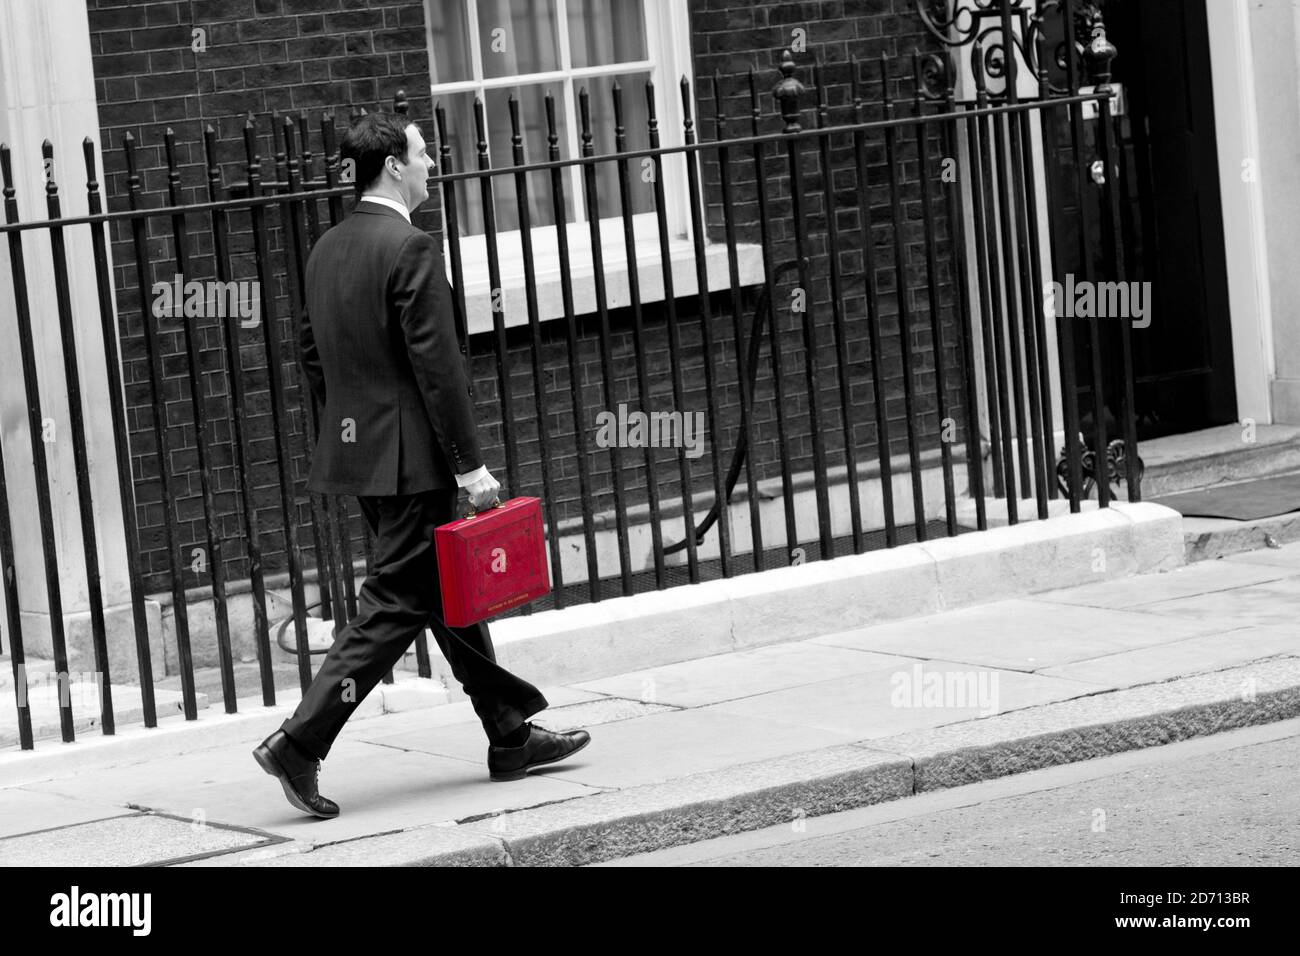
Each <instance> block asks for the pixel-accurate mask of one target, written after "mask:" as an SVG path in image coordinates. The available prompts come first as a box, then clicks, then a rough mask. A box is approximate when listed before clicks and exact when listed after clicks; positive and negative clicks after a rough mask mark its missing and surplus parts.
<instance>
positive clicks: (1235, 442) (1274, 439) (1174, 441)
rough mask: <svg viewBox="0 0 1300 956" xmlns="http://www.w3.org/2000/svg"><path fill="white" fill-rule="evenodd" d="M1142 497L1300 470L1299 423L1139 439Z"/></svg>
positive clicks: (1151, 498) (1147, 497)
mask: <svg viewBox="0 0 1300 956" xmlns="http://www.w3.org/2000/svg"><path fill="white" fill-rule="evenodd" d="M1138 451H1139V454H1140V455H1141V456H1142V460H1143V462H1144V464H1145V465H1146V471H1145V473H1144V474H1143V476H1142V497H1143V499H1144V500H1146V501H1151V500H1153V499H1155V498H1159V497H1162V496H1164V495H1172V494H1178V493H1179V492H1183V491H1198V490H1200V489H1203V488H1213V487H1215V486H1217V485H1225V484H1235V483H1238V482H1242V481H1251V480H1253V479H1255V478H1266V477H1270V476H1275V475H1284V474H1288V473H1290V472H1295V471H1300V427H1296V426H1293V425H1259V426H1255V427H1254V428H1249V427H1247V426H1246V425H1224V426H1222V427H1219V428H1210V429H1206V430H1205V431H1199V432H1191V433H1189V434H1186V435H1171V436H1169V437H1167V438H1156V439H1152V440H1149V441H1144V442H1141V443H1140V445H1139V448H1138Z"/></svg>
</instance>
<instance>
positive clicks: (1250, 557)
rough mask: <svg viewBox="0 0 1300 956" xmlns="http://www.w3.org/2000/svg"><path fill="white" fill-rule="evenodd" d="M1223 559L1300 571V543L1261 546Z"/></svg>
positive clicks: (1236, 562) (1233, 562) (1234, 562)
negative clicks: (1279, 546) (1275, 546)
mask: <svg viewBox="0 0 1300 956" xmlns="http://www.w3.org/2000/svg"><path fill="white" fill-rule="evenodd" d="M1223 560H1224V561H1225V562H1229V563H1232V564H1268V565H1274V566H1276V567H1280V568H1292V569H1294V570H1297V571H1300V544H1290V545H1287V546H1286V547H1283V548H1260V549H1259V550H1258V551H1247V552H1245V553H1243V554H1234V555H1230V556H1229V557H1226V558H1224V559H1223Z"/></svg>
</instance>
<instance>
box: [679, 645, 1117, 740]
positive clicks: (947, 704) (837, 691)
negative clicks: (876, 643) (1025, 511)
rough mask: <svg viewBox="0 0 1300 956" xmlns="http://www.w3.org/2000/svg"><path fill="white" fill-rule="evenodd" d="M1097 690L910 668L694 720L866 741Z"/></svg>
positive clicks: (1027, 677)
mask: <svg viewBox="0 0 1300 956" xmlns="http://www.w3.org/2000/svg"><path fill="white" fill-rule="evenodd" d="M1097 690H1098V688H1097V686H1096V685H1094V684H1089V683H1084V682H1082V681H1076V680H1066V679H1063V678H1058V677H1044V676H1040V675H1037V674H1025V673H1022V672H1019V671H1009V670H996V669H994V668H972V667H971V666H970V665H969V664H965V663H958V662H955V661H924V662H922V661H913V662H910V663H908V664H905V665H895V666H891V667H887V668H884V669H880V670H873V671H869V672H867V673H864V674H851V675H849V676H847V677H840V678H833V679H831V680H825V681H822V682H820V683H817V684H808V685H804V686H802V687H792V688H790V689H788V690H782V691H773V692H772V693H768V694H760V695H757V696H754V697H746V698H743V699H741V700H734V701H729V702H727V703H724V704H713V705H710V706H708V707H704V708H701V709H700V710H699V711H696V713H710V712H712V713H719V714H732V715H735V716H738V717H744V718H746V719H750V720H758V719H760V718H761V719H765V720H767V721H770V722H774V723H782V724H788V725H789V726H791V727H796V728H804V729H805V730H807V731H808V732H810V733H834V734H841V735H844V736H848V737H856V738H858V739H868V738H873V737H886V736H889V735H891V734H897V733H901V732H903V731H905V730H914V729H919V728H923V727H935V726H939V725H941V724H946V723H952V722H954V721H968V720H975V719H978V718H981V717H987V716H989V715H991V714H995V713H999V712H1004V711H1008V710H1015V709H1018V708H1022V707H1031V706H1034V705H1037V704H1043V703H1047V702H1049V701H1056V700H1064V699H1067V698H1070V697H1078V696H1080V695H1082V694H1091V693H1096V692H1097Z"/></svg>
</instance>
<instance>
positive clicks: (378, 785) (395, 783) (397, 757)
mask: <svg viewBox="0 0 1300 956" xmlns="http://www.w3.org/2000/svg"><path fill="white" fill-rule="evenodd" d="M473 729H474V730H476V731H477V732H478V734H479V736H480V737H481V736H482V733H483V731H482V728H481V727H475V728H473ZM485 756H486V748H484V751H483V752H481V753H479V752H476V753H475V754H474V757H473V759H471V760H466V759H458V758H454V757H446V756H435V755H432V754H428V753H420V752H415V751H407V750H399V749H397V748H395V747H391V746H379V745H375V744H365V743H356V742H351V741H349V742H340V743H338V744H337V745H336V746H335V748H334V750H332V751H331V752H330V757H329V759H328V760H327V761H326V762H325V769H324V770H322V772H321V778H320V787H321V791H322V793H324V794H325V795H326V796H328V797H329V798H330V799H332V800H335V801H336V802H337V803H338V804H339V806H340V808H341V813H340V814H339V816H338V817H337V818H335V819H333V820H318V819H315V818H312V817H307V816H305V815H303V814H302V813H301V812H299V811H298V810H295V809H294V808H293V807H291V806H290V805H289V804H288V803H287V802H286V801H285V799H284V793H283V791H282V790H281V788H280V785H279V783H278V782H277V781H276V780H275V779H274V778H272V777H270V776H269V775H267V774H266V773H264V772H263V771H262V769H261V768H260V767H258V765H257V764H256V763H255V762H254V760H253V758H252V745H250V746H248V747H247V748H242V747H241V748H234V747H226V748H222V749H220V750H213V751H207V752H205V753H201V754H193V755H186V756H183V757H179V758H175V759H173V760H170V761H168V762H167V763H166V764H161V765H154V766H151V767H150V768H149V773H147V774H141V773H140V772H139V770H138V769H137V768H130V767H127V768H114V769H110V770H104V771H100V772H98V773H96V775H95V792H96V795H97V797H98V798H99V799H100V800H103V801H108V802H111V803H114V804H118V805H120V806H122V807H128V806H135V807H141V808H147V809H152V810H160V811H165V812H169V813H174V814H178V815H180V816H185V817H196V818H197V817H199V816H200V815H201V816H202V818H204V819H207V820H209V821H212V822H214V823H238V824H239V825H241V826H247V827H253V828H256V829H259V830H264V831H266V832H269V833H274V834H277V835H280V836H286V837H290V838H292V839H296V840H303V841H307V842H311V843H317V842H334V841H337V840H340V839H348V838H353V837H358V836H368V835H373V834H376V833H385V832H389V831H392V830H396V829H401V828H403V827H411V826H421V825H426V824H430V823H438V822H446V821H451V820H457V819H461V818H464V817H467V816H473V815H475V814H478V813H483V812H485V811H487V810H494V809H504V808H511V807H519V806H527V805H531V804H535V803H544V802H547V801H550V800H562V799H566V798H569V797H574V796H580V795H584V794H587V793H590V789H589V788H587V787H583V786H582V785H580V784H577V783H571V782H566V781H559V780H555V779H547V778H545V777H543V778H538V779H526V780H522V781H513V782H508V783H500V782H494V781H491V780H489V779H488V774H487V765H486V762H485ZM83 787H84V784H82V783H81V782H80V781H79V779H78V778H75V777H74V778H71V779H65V780H55V781H48V782H45V783H38V784H29V785H28V786H27V787H26V788H25V789H27V790H29V791H31V792H33V793H48V794H63V795H65V796H75V795H76V794H77V793H78V792H80V791H81V790H82V789H83Z"/></svg>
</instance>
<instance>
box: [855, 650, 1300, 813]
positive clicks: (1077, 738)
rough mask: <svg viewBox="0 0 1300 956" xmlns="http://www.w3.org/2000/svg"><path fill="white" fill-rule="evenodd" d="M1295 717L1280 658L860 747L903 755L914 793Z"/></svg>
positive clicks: (1294, 681)
mask: <svg viewBox="0 0 1300 956" xmlns="http://www.w3.org/2000/svg"><path fill="white" fill-rule="evenodd" d="M1297 715H1300V658H1294V657H1287V658H1281V659H1277V660H1270V661H1261V662H1259V663H1255V664H1249V665H1246V666H1244V667H1237V668H1231V669H1229V670H1225V671H1219V672H1216V673H1213V674H1198V675H1195V676H1192V677H1186V678H1183V679H1181V680H1177V681H1169V682H1166V683H1161V684H1147V685H1144V686H1141V687H1134V688H1130V689H1128V690H1120V691H1114V692H1112V693H1108V694H1098V695H1096V696H1092V697H1081V698H1078V699H1076V700H1070V701H1064V702H1062V703H1057V704H1052V705H1050V706H1047V707H1036V708H1033V709H1030V710H1023V711H1017V712H1014V713H1009V714H999V715H997V716H995V717H990V718H989V719H987V720H978V721H967V722H965V723H961V724H949V725H947V726H944V727H939V728H936V729H934V730H931V731H928V732H924V733H911V734H900V735H898V736H895V737H888V738H883V739H878V740H869V741H864V742H862V743H861V746H863V747H866V748H868V749H871V750H873V751H886V752H892V753H898V754H901V755H907V756H909V757H910V758H911V759H912V760H913V762H914V765H915V775H916V791H917V792H918V793H919V792H921V791H924V790H935V789H941V788H944V787H959V786H964V785H965V784H967V783H974V782H976V781H978V780H990V779H993V778H994V777H1001V776H1006V775H1007V774H1011V773H1024V772H1026V771H1029V770H1037V769H1039V768H1040V767H1050V766H1055V765H1057V764H1062V763H1075V762H1078V761H1080V760H1087V759H1090V758H1092V757H1100V756H1105V755H1107V754H1113V753H1121V752H1123V751H1126V750H1138V749H1141V748H1144V747H1154V746H1159V745H1161V744H1167V743H1172V742H1173V741H1175V740H1186V739H1188V738H1190V737H1198V736H1203V735H1205V734H1212V733H1219V732H1221V731H1224V730H1231V729H1233V728H1236V727H1246V726H1250V725H1252V724H1263V723H1272V722H1274V721H1278V720H1287V719H1289V718H1291V717H1295V716H1297Z"/></svg>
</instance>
